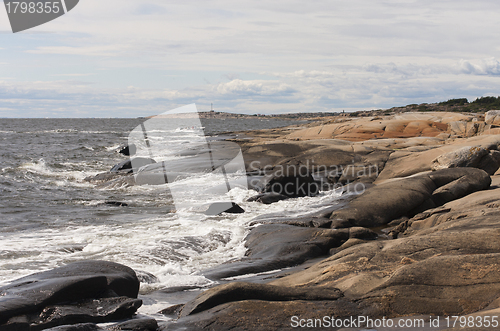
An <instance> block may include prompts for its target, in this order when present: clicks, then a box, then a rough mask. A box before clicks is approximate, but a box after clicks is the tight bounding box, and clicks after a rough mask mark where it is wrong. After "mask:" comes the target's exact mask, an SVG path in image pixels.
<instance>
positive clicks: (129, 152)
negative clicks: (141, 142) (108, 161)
mask: <svg viewBox="0 0 500 331" xmlns="http://www.w3.org/2000/svg"><path fill="white" fill-rule="evenodd" d="M136 151H137V147H136V146H135V145H134V144H130V145H125V146H121V147H120V148H118V150H117V152H118V153H120V154H123V155H126V156H133V155H135V153H136Z"/></svg>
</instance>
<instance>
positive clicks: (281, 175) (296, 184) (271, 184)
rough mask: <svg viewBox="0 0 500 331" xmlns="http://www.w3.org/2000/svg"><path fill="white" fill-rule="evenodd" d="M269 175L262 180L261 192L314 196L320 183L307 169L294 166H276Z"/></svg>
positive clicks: (292, 195) (288, 195) (290, 196)
mask: <svg viewBox="0 0 500 331" xmlns="http://www.w3.org/2000/svg"><path fill="white" fill-rule="evenodd" d="M277 168H278V170H275V171H274V172H273V173H272V174H271V175H268V176H265V177H264V178H263V180H262V185H263V192H265V193H270V192H272V193H277V194H281V195H285V196H287V197H289V198H297V197H306V196H310V197H311V196H315V195H317V194H318V192H319V189H320V187H319V186H320V185H319V183H317V182H316V181H315V180H314V178H313V176H312V175H311V174H310V173H309V172H308V171H300V170H301V169H299V168H298V167H296V166H293V165H290V166H284V167H280V166H278V167H277Z"/></svg>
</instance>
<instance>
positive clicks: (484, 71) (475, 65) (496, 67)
mask: <svg viewBox="0 0 500 331" xmlns="http://www.w3.org/2000/svg"><path fill="white" fill-rule="evenodd" d="M459 67H460V71H461V72H462V73H465V74H471V75H494V76H495V75H500V62H499V61H498V60H497V59H496V58H489V59H484V60H479V61H468V60H461V61H460V64H459Z"/></svg>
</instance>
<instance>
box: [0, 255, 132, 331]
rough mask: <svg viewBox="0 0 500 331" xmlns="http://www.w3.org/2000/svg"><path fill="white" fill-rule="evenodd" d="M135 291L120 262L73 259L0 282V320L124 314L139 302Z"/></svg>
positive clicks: (36, 321) (100, 318) (53, 321)
mask: <svg viewBox="0 0 500 331" xmlns="http://www.w3.org/2000/svg"><path fill="white" fill-rule="evenodd" d="M138 291H139V281H138V279H137V277H136V275H135V272H134V271H133V270H132V269H130V268H128V267H126V266H124V265H120V264H117V263H113V262H106V261H81V262H75V263H71V264H68V265H66V266H63V267H59V268H56V269H53V270H49V271H45V272H41V273H37V274H33V275H30V276H27V277H23V278H20V279H18V280H15V281H13V282H12V283H10V284H9V285H6V286H4V287H1V288H0V324H4V323H7V324H11V325H12V324H13V323H14V324H15V323H17V324H26V323H28V324H29V325H31V329H32V330H36V328H39V329H40V328H41V326H43V327H51V326H57V325H63V324H73V323H85V322H96V323H102V322H106V321H112V320H116V319H121V318H126V317H130V316H132V315H133V314H134V313H135V311H136V310H137V308H139V307H140V305H141V304H142V301H141V300H138V299H136V298H137V294H138ZM23 316H24V317H23ZM0 328H1V326H0Z"/></svg>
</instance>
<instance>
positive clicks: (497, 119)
mask: <svg viewBox="0 0 500 331" xmlns="http://www.w3.org/2000/svg"><path fill="white" fill-rule="evenodd" d="M484 121H485V122H486V124H489V125H500V110H490V111H487V112H486V114H484Z"/></svg>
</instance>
